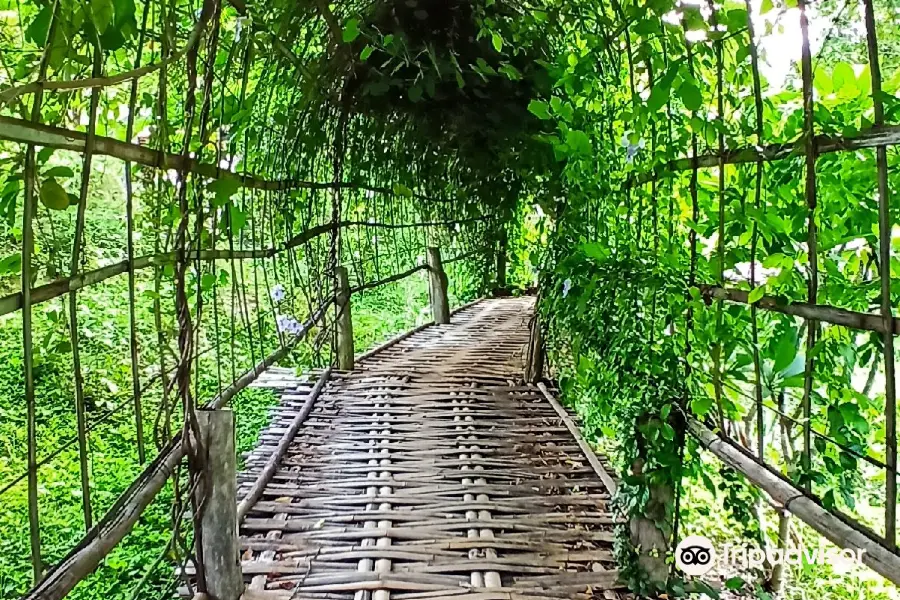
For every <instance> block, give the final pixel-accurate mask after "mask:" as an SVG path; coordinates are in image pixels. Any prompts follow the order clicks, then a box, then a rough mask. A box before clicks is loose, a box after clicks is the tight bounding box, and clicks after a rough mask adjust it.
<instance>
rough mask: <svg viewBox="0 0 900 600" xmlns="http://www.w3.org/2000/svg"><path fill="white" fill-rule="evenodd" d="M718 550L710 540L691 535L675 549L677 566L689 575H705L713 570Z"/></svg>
mask: <svg viewBox="0 0 900 600" xmlns="http://www.w3.org/2000/svg"><path fill="white" fill-rule="evenodd" d="M715 562H716V549H715V548H714V547H713V545H712V542H711V541H709V538H706V537H703V536H702V535H689V536H687V537H686V538H684V539H683V540H681V542H680V543H679V544H678V547H677V548H675V566H676V567H678V568H679V569H681V571H682V572H683V573H685V574H687V575H694V576H698V575H703V574H705V573H706V572H708V571H709V570H710V569H712V568H713V566H714V565H715Z"/></svg>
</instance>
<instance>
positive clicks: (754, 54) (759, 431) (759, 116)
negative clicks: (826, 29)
mask: <svg viewBox="0 0 900 600" xmlns="http://www.w3.org/2000/svg"><path fill="white" fill-rule="evenodd" d="M745 4H746V7H747V37H748V45H749V48H750V65H751V68H752V71H753V105H754V109H755V113H756V125H755V131H756V143H757V144H758V145H760V146H761V145H762V143H763V102H762V83H761V79H760V76H759V49H758V48H757V47H756V32H755V30H754V29H753V17H752V16H751V15H752V14H753V7H752V6H751V4H750V0H745ZM762 177H763V161H762V157H757V159H756V175H755V186H754V190H753V192H754V195H753V206H754V207H755V208H756V210H757V211H758V210H759V209H760V205H761V204H762ZM758 245H759V226H758V224H757V221H756V220H755V219H754V221H753V228H752V231H751V233H750V288H751V289H753V288H755V287H756V255H757V247H758ZM750 321H751V336H752V340H751V341H752V344H753V374H754V380H755V381H754V386H753V390H754V400H755V402H756V450H757V453H758V455H759V460H760V462H761V463H763V464H765V461H766V459H765V419H764V418H763V394H762V374H761V372H762V370H761V367H760V359H759V322H758V320H757V308H756V304H751V305H750Z"/></svg>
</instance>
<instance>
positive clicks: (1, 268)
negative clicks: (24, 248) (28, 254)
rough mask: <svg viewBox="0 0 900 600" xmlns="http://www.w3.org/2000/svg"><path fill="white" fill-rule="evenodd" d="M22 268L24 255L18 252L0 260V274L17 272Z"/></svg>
mask: <svg viewBox="0 0 900 600" xmlns="http://www.w3.org/2000/svg"><path fill="white" fill-rule="evenodd" d="M21 268H22V255H21V254H19V253H18V252H16V253H15V254H10V255H9V256H6V257H4V258H3V260H0V275H6V274H8V273H17V272H18V271H19V269H21Z"/></svg>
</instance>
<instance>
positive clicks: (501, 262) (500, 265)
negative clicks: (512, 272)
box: [497, 227, 508, 289]
mask: <svg viewBox="0 0 900 600" xmlns="http://www.w3.org/2000/svg"><path fill="white" fill-rule="evenodd" d="M507 245H508V240H507V237H506V228H505V227H501V228H500V240H499V241H498V242H497V287H498V288H500V289H503V288H505V287H506V250H507Z"/></svg>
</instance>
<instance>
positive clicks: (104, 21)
mask: <svg viewBox="0 0 900 600" xmlns="http://www.w3.org/2000/svg"><path fill="white" fill-rule="evenodd" d="M114 12H115V8H114V6H113V2H112V0H91V17H92V18H93V21H94V26H95V27H96V28H97V31H98V32H99V33H101V34H102V33H104V32H105V31H106V28H107V27H109V24H110V23H111V22H112V20H113V13H114Z"/></svg>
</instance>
